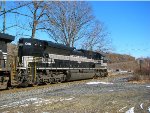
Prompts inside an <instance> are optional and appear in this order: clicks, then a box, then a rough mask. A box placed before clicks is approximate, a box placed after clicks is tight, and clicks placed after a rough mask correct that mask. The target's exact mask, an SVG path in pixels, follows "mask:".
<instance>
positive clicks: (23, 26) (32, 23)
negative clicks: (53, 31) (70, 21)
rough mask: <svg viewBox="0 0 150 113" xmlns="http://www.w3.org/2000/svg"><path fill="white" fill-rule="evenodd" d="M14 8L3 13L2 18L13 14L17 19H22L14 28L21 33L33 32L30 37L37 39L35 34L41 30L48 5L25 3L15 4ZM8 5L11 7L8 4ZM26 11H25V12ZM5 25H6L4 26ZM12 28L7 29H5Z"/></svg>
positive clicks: (38, 2) (41, 2)
mask: <svg viewBox="0 0 150 113" xmlns="http://www.w3.org/2000/svg"><path fill="white" fill-rule="evenodd" d="M14 3H15V5H14V7H12V8H10V9H8V10H6V11H5V12H4V11H1V14H0V16H3V15H5V14H7V13H11V14H14V15H17V17H18V18H19V17H20V18H21V19H20V20H19V21H18V22H17V23H16V24H15V25H12V26H13V27H17V28H19V29H20V33H21V31H23V32H24V31H28V32H30V31H31V34H29V36H30V37H31V38H35V34H36V31H37V30H40V25H41V24H42V22H43V21H44V20H43V19H44V18H43V16H44V15H45V14H46V13H45V10H46V7H47V5H46V4H45V3H46V2H44V1H25V2H14ZM8 5H10V4H9V3H8ZM23 10H24V11H23ZM3 25H5V24H3ZM8 28H10V26H9V27H7V28H5V29H8Z"/></svg>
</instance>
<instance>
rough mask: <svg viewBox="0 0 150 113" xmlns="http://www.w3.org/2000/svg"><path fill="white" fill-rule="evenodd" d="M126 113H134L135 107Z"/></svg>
mask: <svg viewBox="0 0 150 113" xmlns="http://www.w3.org/2000/svg"><path fill="white" fill-rule="evenodd" d="M126 113H134V107H132V108H130V109H129V110H128V111H126Z"/></svg>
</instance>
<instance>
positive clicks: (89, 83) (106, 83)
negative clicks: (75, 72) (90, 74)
mask: <svg viewBox="0 0 150 113" xmlns="http://www.w3.org/2000/svg"><path fill="white" fill-rule="evenodd" d="M86 84H88V85H91V84H105V85H109V84H113V83H109V82H88V83H86Z"/></svg>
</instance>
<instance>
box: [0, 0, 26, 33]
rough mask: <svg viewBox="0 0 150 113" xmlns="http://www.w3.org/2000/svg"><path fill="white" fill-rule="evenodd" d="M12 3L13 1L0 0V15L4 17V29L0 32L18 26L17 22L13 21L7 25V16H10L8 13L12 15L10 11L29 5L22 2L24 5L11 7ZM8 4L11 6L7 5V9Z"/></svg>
mask: <svg viewBox="0 0 150 113" xmlns="http://www.w3.org/2000/svg"><path fill="white" fill-rule="evenodd" d="M10 3H11V4H12V3H13V2H10V1H0V17H1V18H2V21H3V25H2V27H3V28H2V30H1V31H0V32H3V33H5V32H6V30H8V29H10V28H14V27H16V26H17V24H16V23H13V24H11V25H8V26H7V16H8V15H7V14H9V16H10V13H12V12H13V11H15V10H17V9H19V8H21V7H24V6H25V5H27V3H25V4H22V5H18V6H14V7H11V6H10ZM14 4H15V3H14ZM6 6H9V7H7V9H6ZM11 16H12V15H11Z"/></svg>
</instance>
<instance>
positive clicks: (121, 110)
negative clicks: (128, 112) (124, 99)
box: [119, 106, 127, 112]
mask: <svg viewBox="0 0 150 113" xmlns="http://www.w3.org/2000/svg"><path fill="white" fill-rule="evenodd" d="M126 107H127V106H125V107H123V108H121V109H120V110H119V112H123V110H124V109H125V108H126Z"/></svg>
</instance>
